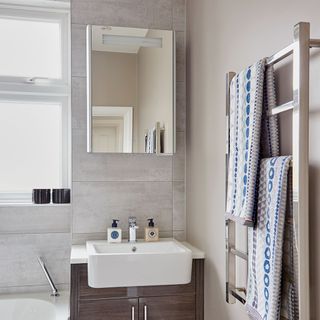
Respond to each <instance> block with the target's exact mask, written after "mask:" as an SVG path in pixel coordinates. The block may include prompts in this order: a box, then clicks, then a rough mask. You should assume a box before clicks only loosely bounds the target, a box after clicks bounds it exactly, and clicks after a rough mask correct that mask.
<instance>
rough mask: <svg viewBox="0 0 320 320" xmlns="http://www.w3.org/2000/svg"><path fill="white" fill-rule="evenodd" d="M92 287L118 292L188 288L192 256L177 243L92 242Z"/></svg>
mask: <svg viewBox="0 0 320 320" xmlns="http://www.w3.org/2000/svg"><path fill="white" fill-rule="evenodd" d="M87 254H88V284H89V286H90V287H92V288H117V287H136V286H157V285H175V284H186V283H190V281H191V269H192V252H191V250H190V249H188V248H187V247H185V246H184V245H183V244H182V243H180V242H178V241H176V240H168V241H159V242H137V243H128V242H126V243H124V242H123V243H108V242H107V241H88V242H87Z"/></svg>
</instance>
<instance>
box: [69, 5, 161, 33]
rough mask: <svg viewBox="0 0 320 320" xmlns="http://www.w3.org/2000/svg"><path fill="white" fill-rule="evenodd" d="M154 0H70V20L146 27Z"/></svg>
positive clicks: (149, 20) (83, 22) (149, 24)
mask: <svg viewBox="0 0 320 320" xmlns="http://www.w3.org/2000/svg"><path fill="white" fill-rule="evenodd" d="M155 2H156V1H154V0H93V1H92V0H91V1H88V0H72V4H71V21H72V23H78V24H97V25H115V26H127V27H146V28H148V27H149V26H151V25H152V23H153V11H152V10H150V3H155Z"/></svg>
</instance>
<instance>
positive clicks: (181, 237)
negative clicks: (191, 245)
mask: <svg viewBox="0 0 320 320" xmlns="http://www.w3.org/2000/svg"><path fill="white" fill-rule="evenodd" d="M173 238H174V239H176V240H178V241H186V240H187V236H186V232H185V231H184V230H181V231H173Z"/></svg>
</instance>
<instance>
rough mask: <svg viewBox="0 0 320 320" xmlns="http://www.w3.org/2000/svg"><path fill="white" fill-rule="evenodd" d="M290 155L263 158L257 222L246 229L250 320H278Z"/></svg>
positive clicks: (247, 304)
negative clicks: (253, 226)
mask: <svg viewBox="0 0 320 320" xmlns="http://www.w3.org/2000/svg"><path fill="white" fill-rule="evenodd" d="M290 160H291V157H290V156H288V157H274V158H269V159H263V160H262V161H261V168H260V182H259V197H258V208H257V211H258V214H257V225H256V227H255V228H250V229H249V238H248V249H249V261H248V271H249V272H248V287H247V302H246V308H247V311H248V313H249V316H250V318H251V319H255V320H278V319H280V309H281V275H282V258H283V240H284V226H285V214H286V203H287V189H288V170H289V165H290Z"/></svg>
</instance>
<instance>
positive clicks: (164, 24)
mask: <svg viewBox="0 0 320 320" xmlns="http://www.w3.org/2000/svg"><path fill="white" fill-rule="evenodd" d="M148 6H149V7H150V8H149V10H150V11H152V13H153V22H152V25H151V28H154V29H168V30H172V22H173V7H172V0H157V1H148Z"/></svg>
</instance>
